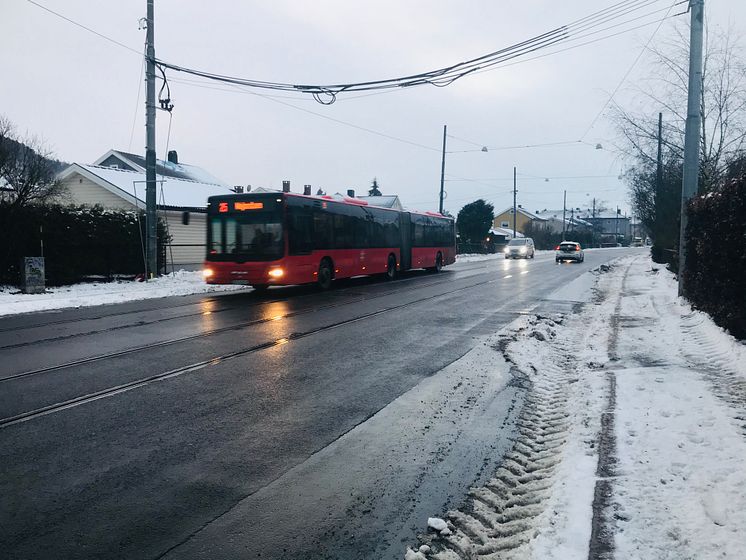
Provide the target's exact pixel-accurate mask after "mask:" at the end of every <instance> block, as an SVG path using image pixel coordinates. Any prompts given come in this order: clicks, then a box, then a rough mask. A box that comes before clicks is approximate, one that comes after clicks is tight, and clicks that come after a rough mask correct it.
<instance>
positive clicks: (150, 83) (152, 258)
mask: <svg viewBox="0 0 746 560" xmlns="http://www.w3.org/2000/svg"><path fill="white" fill-rule="evenodd" d="M147 2H148V16H147V26H148V27H147V32H146V44H147V48H146V68H145V81H146V86H145V89H146V96H145V129H146V140H145V224H146V230H147V243H146V255H147V258H146V261H147V262H146V276H147V278H153V277H154V276H155V275H156V274H157V272H158V237H157V236H158V230H157V217H156V211H155V210H156V208H155V207H156V192H155V45H154V40H155V38H154V37H155V33H154V31H155V29H154V28H155V25H154V19H155V18H154V10H153V0H147Z"/></svg>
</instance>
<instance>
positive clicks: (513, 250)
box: [505, 237, 536, 259]
mask: <svg viewBox="0 0 746 560" xmlns="http://www.w3.org/2000/svg"><path fill="white" fill-rule="evenodd" d="M535 252H536V250H535V249H534V240H533V239H531V238H530V237H521V238H519V239H511V240H510V242H509V243H508V244H507V245H506V246H505V258H506V259H533V258H534V253H535Z"/></svg>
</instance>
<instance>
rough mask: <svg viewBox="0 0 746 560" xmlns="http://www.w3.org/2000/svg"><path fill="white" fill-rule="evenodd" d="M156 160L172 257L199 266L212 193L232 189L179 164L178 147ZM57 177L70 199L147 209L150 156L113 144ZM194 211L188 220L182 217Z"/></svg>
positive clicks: (160, 202) (176, 262)
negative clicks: (90, 161) (147, 160)
mask: <svg viewBox="0 0 746 560" xmlns="http://www.w3.org/2000/svg"><path fill="white" fill-rule="evenodd" d="M168 158H169V160H168V161H162V160H158V161H157V162H156V180H157V204H158V206H157V208H158V215H159V216H160V217H161V218H162V219H163V221H164V222H165V224H166V227H167V229H168V233H169V235H170V236H171V245H170V247H168V248H167V251H166V259H167V263H168V264H169V265H171V266H175V267H177V268H182V267H183V268H195V267H198V266H199V265H200V264H201V263H202V262H203V260H204V258H205V239H206V232H207V221H206V216H207V215H206V208H207V197H208V196H212V195H221V194H231V193H232V192H233V191H232V189H231V188H230V187H229V186H228V185H227V184H225V183H223V182H222V181H220V180H219V179H217V178H215V177H213V176H212V175H210V174H209V173H207V172H206V171H205V170H203V169H200V168H199V167H196V166H193V165H185V164H180V163H179V161H178V156H177V154H176V152H173V151H172V152H169V154H168ZM58 178H59V179H60V181H62V183H63V184H64V185H65V186H66V187H67V189H66V190H67V194H66V197H67V198H66V200H65V201H66V202H68V203H70V204H81V205H82V204H85V205H89V206H94V205H96V204H98V205H100V206H103V207H104V208H114V209H121V210H135V209H141V210H144V209H145V158H144V157H143V156H140V155H136V154H130V153H127V152H122V151H118V150H110V151H108V152H107V153H105V154H104V155H103V156H101V157H100V158H98V159H97V160H96V161H95V162H94V163H93V164H92V165H84V164H80V163H73V164H72V165H70V166H69V167H67V168H66V169H65V170H63V171H62V172H61V173H60V174H59V175H58ZM184 212H189V219H188V224H186V223H183V222H184V221H186V220H183V217H184Z"/></svg>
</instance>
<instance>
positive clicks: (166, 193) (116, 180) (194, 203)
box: [58, 163, 234, 208]
mask: <svg viewBox="0 0 746 560" xmlns="http://www.w3.org/2000/svg"><path fill="white" fill-rule="evenodd" d="M73 173H80V174H81V175H83V176H84V177H86V178H88V179H90V180H91V181H93V182H94V183H96V184H98V185H100V186H101V187H103V188H105V189H106V190H108V191H110V192H112V193H113V194H115V195H117V196H120V197H121V198H123V199H124V200H126V201H127V202H129V203H130V204H132V205H134V206H137V207H138V208H144V207H145V172H144V171H128V170H125V169H116V168H114V167H101V166H98V165H83V164H79V163H73V164H72V165H70V166H69V167H68V168H67V169H65V170H64V171H62V172H61V173H60V174H59V176H58V178H59V179H61V180H64V179H66V178H67V177H69V176H70V175H72V174H73ZM156 181H157V184H156V187H157V203H158V206H160V207H172V208H206V207H207V197H208V196H213V195H226V194H234V193H233V191H232V190H231V189H230V188H229V187H227V186H226V185H220V184H214V183H203V182H198V181H192V180H186V179H179V178H176V177H164V176H160V175H159V176H157V178H156Z"/></svg>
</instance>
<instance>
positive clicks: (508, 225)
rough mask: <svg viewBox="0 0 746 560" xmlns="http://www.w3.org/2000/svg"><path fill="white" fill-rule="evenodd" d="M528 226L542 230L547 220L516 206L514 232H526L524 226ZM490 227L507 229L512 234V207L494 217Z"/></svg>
mask: <svg viewBox="0 0 746 560" xmlns="http://www.w3.org/2000/svg"><path fill="white" fill-rule="evenodd" d="M528 224H532V227H534V228H537V227H540V228H543V227H546V224H547V219H546V218H542V217H541V216H537V215H536V214H534V213H533V212H529V211H528V210H525V209H524V208H522V207H521V206H518V208H517V209H516V216H515V229H516V232H520V233H524V232H525V230H526V226H527V225H528ZM492 227H493V228H504V229H509V230H510V232H511V234H512V233H513V207H512V206H511V207H510V208H507V209H506V210H503V211H502V212H500V213H499V214H497V215H496V216H495V219H494V220H493V221H492Z"/></svg>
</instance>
